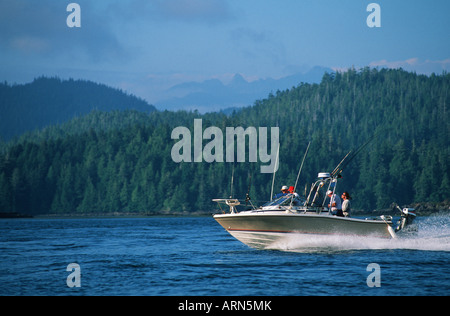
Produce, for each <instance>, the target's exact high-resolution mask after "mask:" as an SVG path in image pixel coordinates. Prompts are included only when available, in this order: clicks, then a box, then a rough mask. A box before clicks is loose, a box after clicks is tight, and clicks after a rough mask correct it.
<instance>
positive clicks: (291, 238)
mask: <svg viewBox="0 0 450 316" xmlns="http://www.w3.org/2000/svg"><path fill="white" fill-rule="evenodd" d="M417 224H418V226H419V232H418V233H417V234H416V235H412V236H409V237H404V238H397V239H382V238H376V237H361V236H337V235H329V236H326V235H304V234H301V235H300V234H299V235H288V236H286V237H285V238H283V239H282V240H278V241H276V242H274V243H273V244H272V245H271V246H270V247H269V248H270V249H277V250H283V251H294V252H330V251H331V252H334V251H349V250H382V249H409V250H425V251H450V214H439V215H435V216H429V217H426V218H420V219H418V220H417Z"/></svg>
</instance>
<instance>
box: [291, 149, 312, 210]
mask: <svg viewBox="0 0 450 316" xmlns="http://www.w3.org/2000/svg"><path fill="white" fill-rule="evenodd" d="M309 145H311V142H309V143H308V147H306V151H305V154H304V155H303V160H302V163H301V165H300V169H299V170H298V174H297V180H295V185H294V192H295V190H296V189H297V183H298V178H299V177H300V173H302V169H303V163H304V162H305V159H306V155H308V150H309ZM292 202H294V196H292V198H291V207H292Z"/></svg>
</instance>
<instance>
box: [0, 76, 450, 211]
mask: <svg viewBox="0 0 450 316" xmlns="http://www.w3.org/2000/svg"><path fill="white" fill-rule="evenodd" d="M449 90H450V75H449V74H443V75H432V76H429V77H428V76H423V75H416V74H414V73H408V72H405V71H403V70H385V69H382V70H376V69H369V68H366V69H362V70H360V71H356V70H353V69H352V70H349V71H347V72H344V73H336V74H334V73H333V74H325V75H324V77H323V79H322V82H321V83H320V84H299V85H298V86H297V87H293V88H292V89H289V90H286V91H277V92H276V93H274V94H271V95H269V96H268V98H267V99H264V100H258V101H256V102H255V104H254V105H253V106H252V107H248V108H245V109H243V110H241V111H239V112H238V113H234V114H233V115H231V116H225V115H223V114H215V113H213V114H206V115H200V114H198V113H196V112H181V111H180V112H168V111H165V112H152V113H149V114H143V113H139V112H135V111H114V112H110V113H105V112H101V111H94V112H92V113H90V114H89V115H86V116H83V117H79V118H77V119H75V120H73V121H71V122H68V123H65V124H62V125H59V126H53V127H48V128H46V129H44V130H42V131H40V132H36V133H32V134H28V135H27V136H26V137H22V138H21V139H19V140H17V141H15V142H14V143H10V144H8V145H7V146H5V147H4V148H3V150H2V152H1V153H0V211H4V212H6V211H8V212H12V211H16V212H20V213H25V214H45V213H70V214H83V213H98V212H100V213H101V212H106V213H109V212H126V213H147V214H148V213H150V214H151V213H159V212H169V213H175V212H194V211H213V210H214V208H215V205H214V204H213V203H212V202H211V199H212V198H220V197H228V196H229V195H230V191H231V188H230V179H231V175H232V172H233V171H232V170H233V168H234V185H233V195H234V197H238V198H244V197H245V194H246V193H247V190H248V188H249V185H250V184H251V186H250V196H251V197H252V200H253V201H254V203H255V204H258V203H259V201H261V202H262V201H264V200H268V199H269V196H270V187H271V181H272V174H262V173H260V169H259V163H249V162H246V163H234V164H233V163H226V162H224V163H215V162H214V163H206V162H202V163H185V162H182V163H179V164H177V163H175V162H173V161H172V158H171V149H172V146H173V145H174V144H175V143H176V141H175V140H172V139H171V132H172V130H173V129H174V128H175V127H177V126H185V127H187V128H189V129H190V130H191V133H193V122H194V119H195V118H201V119H203V129H205V128H207V127H209V126H217V127H219V128H220V129H222V130H223V131H224V132H225V128H226V127H237V126H243V127H244V128H246V127H248V126H254V127H263V126H268V127H272V126H273V127H274V126H279V128H280V145H281V148H280V168H279V170H278V172H277V174H276V181H275V185H276V190H277V191H278V190H279V187H280V186H281V185H293V184H294V182H295V179H296V176H297V172H298V168H299V166H300V163H301V159H302V157H303V154H304V152H305V149H306V146H307V145H308V142H311V147H310V149H309V155H308V157H307V159H306V162H305V165H304V167H303V172H302V174H301V178H300V181H299V185H298V187H299V189H298V192H299V193H300V194H302V193H303V191H304V188H305V185H310V184H311V182H313V181H314V180H315V177H316V176H317V173H318V172H325V171H331V170H332V169H333V168H334V167H335V166H336V165H337V164H338V163H339V161H340V160H341V159H342V158H343V157H344V156H345V154H346V153H347V152H348V151H349V150H351V149H354V148H356V147H358V146H360V145H361V144H363V143H365V142H366V141H367V140H368V139H370V138H371V137H372V136H373V135H374V134H375V133H376V134H377V137H376V138H375V139H374V140H373V141H372V142H371V143H370V144H369V145H368V146H367V147H366V148H365V149H364V150H363V151H361V153H360V154H359V155H358V156H357V157H356V158H355V159H354V160H353V161H352V162H351V163H350V165H349V166H348V167H347V168H346V169H345V170H344V172H343V179H342V181H341V184H340V185H339V187H338V190H339V191H344V190H345V191H349V192H350V194H351V195H352V197H353V201H352V204H353V206H354V208H359V209H364V210H366V211H371V210H374V209H376V208H385V207H388V206H389V205H390V203H392V202H397V203H399V204H400V205H403V204H408V203H413V202H442V201H445V200H448V199H449V195H448V192H450V179H449V174H450V144H449V136H450V123H449V121H450V120H449V119H450V117H449V113H448V108H447V107H448V104H449V99H450V91H449ZM77 126H79V127H80V128H78V129H77V128H76V127H77ZM207 143H208V140H204V141H203V145H205V144H207ZM246 161H248V157H247V160H246Z"/></svg>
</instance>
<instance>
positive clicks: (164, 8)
mask: <svg viewBox="0 0 450 316" xmlns="http://www.w3.org/2000/svg"><path fill="white" fill-rule="evenodd" d="M107 10H108V12H109V13H111V14H113V15H114V17H115V19H117V20H118V21H120V22H125V23H126V22H127V21H129V20H130V19H133V20H136V19H138V20H141V21H145V22H150V21H153V22H155V21H157V22H159V23H161V22H184V23H200V24H209V25H211V24H219V23H223V22H227V21H229V20H232V19H234V14H233V12H232V9H231V7H230V6H229V4H228V2H227V1H226V0H152V1H148V0H109V2H108V9H107Z"/></svg>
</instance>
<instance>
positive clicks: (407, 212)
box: [395, 206, 418, 233]
mask: <svg viewBox="0 0 450 316" xmlns="http://www.w3.org/2000/svg"><path fill="white" fill-rule="evenodd" d="M397 208H398V209H399V210H400V213H401V217H400V219H399V221H398V226H397V228H396V229H395V232H396V233H397V232H400V231H402V233H416V232H417V231H418V227H417V224H414V220H415V219H416V210H415V209H413V208H404V209H401V208H400V207H398V206H397Z"/></svg>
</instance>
